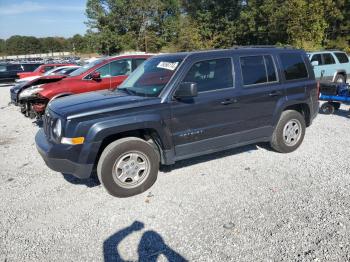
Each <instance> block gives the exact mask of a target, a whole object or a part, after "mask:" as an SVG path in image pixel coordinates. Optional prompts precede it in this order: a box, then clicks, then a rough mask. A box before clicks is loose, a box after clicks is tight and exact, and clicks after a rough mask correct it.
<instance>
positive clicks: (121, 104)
mask: <svg viewBox="0 0 350 262" xmlns="http://www.w3.org/2000/svg"><path fill="white" fill-rule="evenodd" d="M159 101H160V98H154V97H153V98H150V97H141V96H133V95H128V94H126V93H124V92H122V91H99V92H90V93H83V94H79V95H73V96H67V97H64V98H60V99H57V100H53V101H52V102H50V103H49V109H50V110H52V111H53V112H55V113H56V114H59V115H61V116H63V117H67V118H70V119H71V118H76V117H83V116H88V115H93V114H101V113H107V112H112V111H116V110H121V109H128V108H133V107H140V106H146V105H152V104H155V103H159Z"/></svg>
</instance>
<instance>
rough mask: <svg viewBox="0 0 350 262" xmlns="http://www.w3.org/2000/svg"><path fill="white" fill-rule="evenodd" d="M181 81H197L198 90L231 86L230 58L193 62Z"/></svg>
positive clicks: (203, 90)
mask: <svg viewBox="0 0 350 262" xmlns="http://www.w3.org/2000/svg"><path fill="white" fill-rule="evenodd" d="M183 82H194V83H197V89H198V92H206V91H213V90H218V89H224V88H230V87H233V75H232V61H231V58H222V59H215V60H207V61H201V62H198V63H195V64H194V65H193V66H192V67H191V69H190V70H189V71H188V73H187V75H186V77H185V78H184V80H183Z"/></svg>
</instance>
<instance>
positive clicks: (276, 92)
mask: <svg viewBox="0 0 350 262" xmlns="http://www.w3.org/2000/svg"><path fill="white" fill-rule="evenodd" d="M282 94H283V93H282V92H281V91H272V92H271V93H270V94H269V96H270V97H274V96H281V95H282Z"/></svg>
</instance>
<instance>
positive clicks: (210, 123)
mask: <svg viewBox="0 0 350 262" xmlns="http://www.w3.org/2000/svg"><path fill="white" fill-rule="evenodd" d="M233 79H234V78H233V64H232V58H231V57H225V58H215V59H206V60H203V58H202V59H196V60H194V61H192V63H191V64H189V65H188V67H187V70H186V73H185V75H184V77H183V78H182V80H181V82H194V83H196V84H197V89H198V96H197V97H194V98H188V99H181V100H178V99H175V98H174V99H173V100H172V101H171V129H172V130H171V131H172V135H173V142H174V145H175V153H176V158H177V159H182V158H186V157H190V156H195V155H198V154H202V153H204V152H208V151H210V150H214V151H215V150H217V149H222V148H225V147H227V146H230V144H235V143H236V142H237V141H234V140H233V139H232V136H231V135H233V134H235V133H236V130H237V128H239V119H240V114H239V107H238V106H237V100H236V96H237V91H238V90H237V89H236V88H235V84H234V80H233Z"/></svg>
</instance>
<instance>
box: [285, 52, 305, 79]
mask: <svg viewBox="0 0 350 262" xmlns="http://www.w3.org/2000/svg"><path fill="white" fill-rule="evenodd" d="M280 58H281V62H282V68H283V72H284V75H285V78H286V80H296V79H303V78H307V77H308V73H307V69H306V65H305V62H304V59H303V57H302V55H301V54H300V53H285V54H280Z"/></svg>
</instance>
